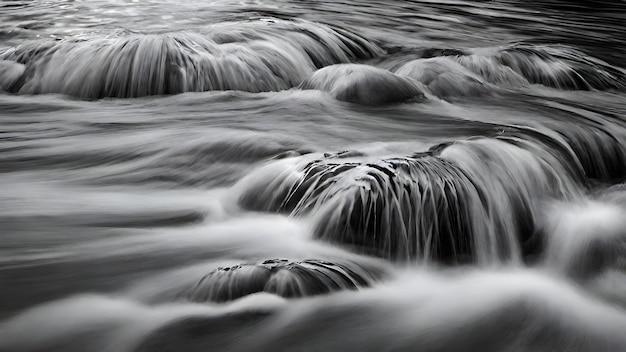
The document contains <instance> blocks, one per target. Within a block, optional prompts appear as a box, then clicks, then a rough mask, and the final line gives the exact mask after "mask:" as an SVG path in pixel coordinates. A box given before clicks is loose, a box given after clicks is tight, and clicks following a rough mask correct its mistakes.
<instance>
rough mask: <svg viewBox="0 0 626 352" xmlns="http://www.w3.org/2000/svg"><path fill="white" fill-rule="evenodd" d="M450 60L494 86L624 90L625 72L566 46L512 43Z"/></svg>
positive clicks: (474, 51)
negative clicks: (522, 85)
mask: <svg viewBox="0 0 626 352" xmlns="http://www.w3.org/2000/svg"><path fill="white" fill-rule="evenodd" d="M470 53H471V54H470V55H458V56H455V57H454V59H455V60H456V61H457V62H459V63H460V64H461V65H463V66H465V67H467V68H468V69H469V70H470V71H472V72H474V73H476V74H478V75H480V76H482V77H485V79H487V80H488V81H489V82H492V83H494V84H502V83H505V84H507V85H508V86H518V85H520V84H523V83H524V81H527V82H528V83H530V84H541V85H544V86H547V87H552V88H557V89H564V90H590V89H598V90H609V89H616V90H622V91H623V90H625V89H626V84H625V83H624V79H625V78H626V71H624V70H623V69H620V68H617V67H615V66H612V65H610V64H608V63H606V62H603V61H601V60H599V59H596V58H593V57H591V56H589V55H586V54H585V53H582V52H580V51H578V50H576V49H574V48H571V47H567V46H549V45H531V44H524V43H521V44H512V45H508V46H504V47H499V48H481V49H473V50H471V51H470Z"/></svg>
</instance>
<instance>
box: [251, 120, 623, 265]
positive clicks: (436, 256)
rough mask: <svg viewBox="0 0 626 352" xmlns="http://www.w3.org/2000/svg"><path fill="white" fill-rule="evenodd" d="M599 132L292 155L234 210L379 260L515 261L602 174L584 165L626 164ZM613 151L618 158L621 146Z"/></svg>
mask: <svg viewBox="0 0 626 352" xmlns="http://www.w3.org/2000/svg"><path fill="white" fill-rule="evenodd" d="M507 129H508V131H507ZM564 130H565V131H571V130H570V129H564ZM573 130H574V131H576V128H574V129H573ZM581 130H584V129H583V128H581ZM602 131H603V130H602V129H598V128H596V129H589V132H587V134H583V135H582V138H578V139H567V140H566V139H563V138H562V136H561V135H560V134H558V133H554V132H550V133H549V134H546V133H543V132H540V131H539V130H536V129H532V128H522V127H511V128H506V129H505V130H502V131H501V132H500V133H499V134H497V135H495V136H494V137H477V138H472V139H468V140H459V141H456V142H454V143H448V144H442V145H439V146H435V147H433V148H432V149H431V151H429V152H427V153H417V154H415V155H412V156H407V157H394V158H383V159H372V157H370V158H369V159H370V161H368V160H367V157H365V156H363V157H359V155H360V153H358V152H356V153H340V154H329V155H328V156H325V157H322V158H316V157H315V156H304V157H297V158H290V159H286V160H281V161H279V162H275V163H271V164H270V165H268V166H267V167H266V168H265V169H264V170H259V171H258V173H256V174H254V175H252V176H250V177H248V178H246V179H244V180H243V181H242V182H241V185H242V187H243V191H242V192H243V193H242V194H241V197H240V204H241V205H242V206H243V207H244V208H247V209H253V210H262V211H272V212H282V213H287V214H291V215H292V216H297V217H300V216H309V215H310V216H311V217H312V221H313V222H314V224H315V225H314V233H315V236H316V237H317V238H321V239H324V240H328V241H331V242H336V243H340V244H343V245H347V246H348V247H351V248H354V249H356V250H357V251H361V252H365V253H369V254H374V255H377V256H381V257H383V258H390V259H394V260H398V261H406V260H419V261H426V262H429V261H432V260H434V261H437V262H443V263H465V262H477V263H482V264H487V263H494V262H502V261H504V262H509V261H512V262H519V261H520V260H521V258H522V256H528V255H530V256H535V255H537V254H539V252H540V251H541V250H542V247H541V246H542V245H541V244H542V243H543V239H541V238H537V236H539V234H537V233H536V231H535V230H536V221H537V219H538V218H541V216H540V215H542V214H541V213H538V212H541V211H542V210H541V209H542V207H541V203H542V202H545V201H550V200H552V199H559V200H576V199H581V197H582V195H583V190H582V188H581V187H582V186H585V185H587V184H588V182H589V181H591V180H594V177H596V176H597V177H599V178H600V179H603V178H604V177H606V176H609V174H604V173H599V174H598V173H595V174H594V173H591V172H589V171H588V170H589V169H590V168H594V169H595V170H603V169H615V168H616V167H623V164H624V159H621V160H619V161H618V160H617V158H616V157H615V155H616V154H615V153H612V154H607V153H605V152H604V151H605V150H606V148H607V147H606V146H603V143H602V141H603V140H605V139H594V138H587V137H585V136H587V135H589V134H590V135H594V134H597V133H601V132H602ZM570 135H571V134H570ZM572 136H576V134H573V135H572ZM610 148H612V149H613V150H620V151H623V148H624V145H622V144H620V143H616V144H615V145H614V146H612V147H610ZM581 150H585V154H583V155H581V154H579V151H581ZM618 155H621V154H618ZM586 156H589V157H588V158H586ZM589 159H592V160H594V161H595V162H594V164H592V165H589V164H588V160H589ZM618 162H619V164H618V165H616V164H614V163H618ZM597 165H606V166H605V167H604V168H602V167H600V168H599V167H597Z"/></svg>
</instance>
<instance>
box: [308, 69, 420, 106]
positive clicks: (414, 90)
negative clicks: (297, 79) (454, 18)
mask: <svg viewBox="0 0 626 352" xmlns="http://www.w3.org/2000/svg"><path fill="white" fill-rule="evenodd" d="M300 88H301V89H318V90H321V91H325V92H328V93H330V95H332V96H333V97H334V98H335V99H337V100H341V101H347V102H350V103H355V104H363V105H385V104H393V103H402V102H406V101H408V100H410V99H423V98H424V94H423V92H422V90H421V88H420V85H419V83H417V82H416V81H414V80H413V79H410V78H408V77H402V76H398V75H396V74H393V73H391V72H389V71H387V70H383V69H380V68H376V67H372V66H367V65H357V64H340V65H332V66H328V67H324V68H322V69H320V70H317V71H315V73H313V75H312V76H311V77H309V78H307V79H306V80H305V81H304V82H302V84H301V85H300Z"/></svg>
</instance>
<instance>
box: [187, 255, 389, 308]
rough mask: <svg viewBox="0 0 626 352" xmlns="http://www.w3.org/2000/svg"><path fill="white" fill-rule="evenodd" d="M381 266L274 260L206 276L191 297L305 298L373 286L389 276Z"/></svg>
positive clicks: (204, 299) (200, 299)
mask: <svg viewBox="0 0 626 352" xmlns="http://www.w3.org/2000/svg"><path fill="white" fill-rule="evenodd" d="M385 274H386V273H385V270H384V269H383V268H381V267H378V266H375V265H372V264H368V265H362V264H357V263H354V262H349V261H344V262H328V261H323V260H315V259H307V260H303V261H290V260H286V259H271V260H266V261H263V262H261V263H257V264H241V265H235V266H231V267H221V268H218V269H216V270H215V271H213V272H211V273H209V274H208V275H206V276H205V277H203V278H202V279H201V280H200V281H199V282H198V283H197V284H196V285H195V286H194V287H193V288H192V289H191V291H190V292H189V294H188V296H187V298H188V299H190V300H191V301H195V302H226V301H231V300H234V299H237V298H241V297H244V296H247V295H249V294H253V293H257V292H267V293H273V294H276V295H278V296H282V297H286V298H291V297H304V296H313V295H319V294H325V293H330V292H335V291H340V290H355V289H358V288H359V287H367V286H370V285H371V284H372V283H373V282H375V281H376V280H378V279H381V278H382V277H384V276H385Z"/></svg>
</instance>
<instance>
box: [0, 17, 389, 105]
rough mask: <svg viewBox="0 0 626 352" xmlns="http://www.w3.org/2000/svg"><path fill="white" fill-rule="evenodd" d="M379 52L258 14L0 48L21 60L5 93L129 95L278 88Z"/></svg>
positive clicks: (345, 35)
mask: <svg viewBox="0 0 626 352" xmlns="http://www.w3.org/2000/svg"><path fill="white" fill-rule="evenodd" d="M380 53H381V50H380V49H379V48H377V47H376V46H375V45H373V44H370V43H368V42H367V41H365V40H364V39H362V38H360V37H359V36H358V35H356V34H353V33H350V32H348V31H347V30H343V29H333V28H331V27H328V26H324V25H320V24H315V23H311V22H306V21H280V20H272V21H263V20H260V21H250V22H244V23H234V24H229V23H226V24H221V25H215V26H214V28H210V29H209V30H207V34H205V35H203V34H197V33H189V32H184V33H169V34H146V35H144V34H126V33H120V34H118V35H112V36H109V37H93V38H82V37H78V38H71V39H67V40H62V41H59V42H33V43H28V44H24V45H22V46H19V47H16V48H13V49H11V50H8V51H6V52H5V53H3V54H0V59H3V60H10V61H15V62H17V63H20V64H23V65H25V66H26V68H25V72H24V73H23V74H22V75H21V78H19V79H17V80H15V79H13V81H15V82H14V83H13V84H11V85H10V86H9V87H8V90H9V91H11V92H15V93H19V94H45V93H62V94H67V95H71V96H75V97H79V98H103V97H119V98H130V97H142V96H147V95H163V94H177V93H182V92H201V91H209V90H242V91H248V92H266V91H279V90H285V89H289V88H292V87H295V86H297V85H298V84H300V82H302V80H304V78H306V77H307V76H308V75H310V74H311V73H312V72H313V71H314V70H315V69H317V68H320V67H324V66H327V65H331V64H337V63H346V62H352V61H354V60H359V59H367V58H371V57H373V56H376V55H379V54H380ZM0 73H2V72H0ZM3 76H4V75H3ZM5 79H6V78H5Z"/></svg>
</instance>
